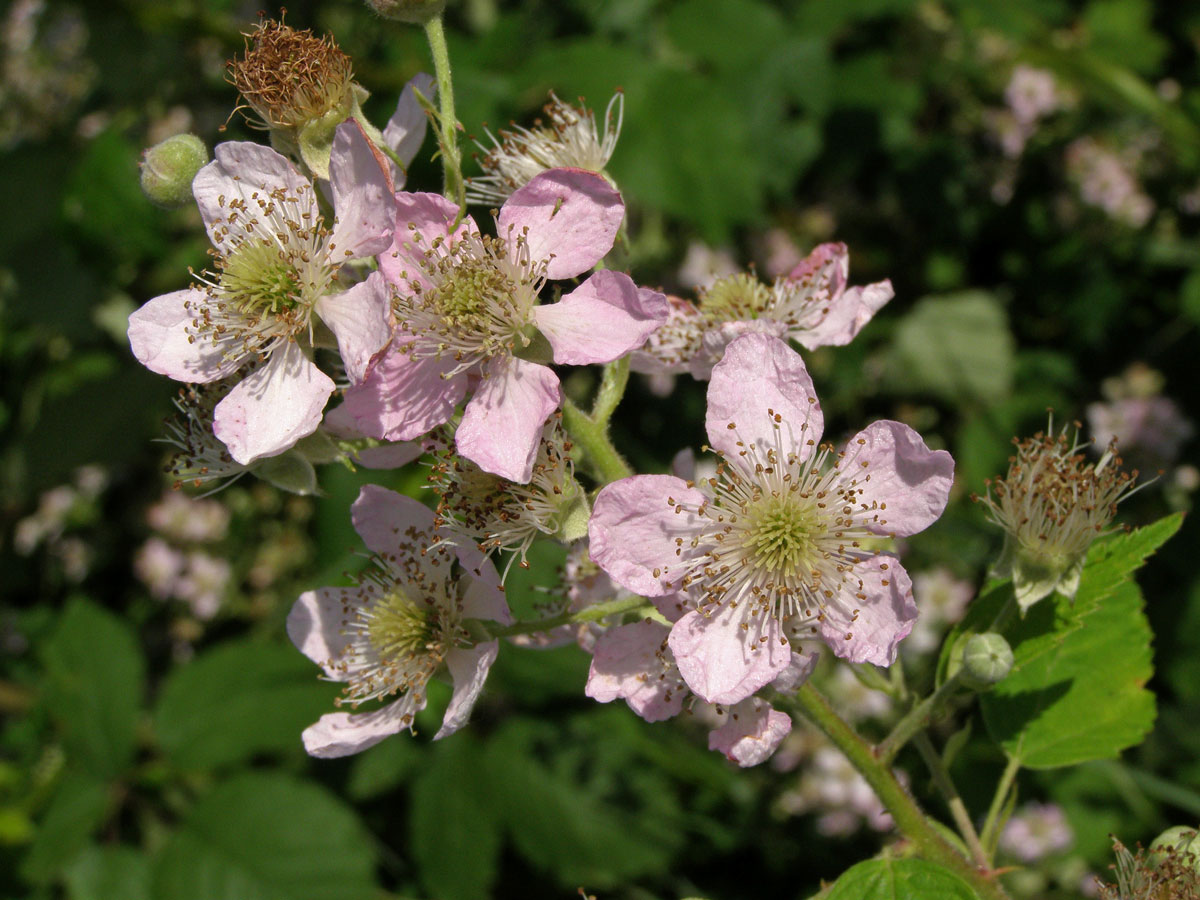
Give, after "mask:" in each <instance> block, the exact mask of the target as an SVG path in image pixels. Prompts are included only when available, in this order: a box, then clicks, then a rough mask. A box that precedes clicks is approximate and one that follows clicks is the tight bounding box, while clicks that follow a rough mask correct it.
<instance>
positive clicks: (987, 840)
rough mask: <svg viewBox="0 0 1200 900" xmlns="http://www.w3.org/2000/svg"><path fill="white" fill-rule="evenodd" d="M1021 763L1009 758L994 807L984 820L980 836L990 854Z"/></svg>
mask: <svg viewBox="0 0 1200 900" xmlns="http://www.w3.org/2000/svg"><path fill="white" fill-rule="evenodd" d="M1020 768H1021V761H1020V760H1019V759H1017V758H1016V757H1015V756H1010V757H1009V758H1008V765H1007V766H1005V767H1004V774H1003V775H1001V776H1000V783H999V784H997V785H996V793H995V795H994V796H993V797H992V805H991V806H990V807H988V814H987V818H986V819H984V820H983V830H982V831H981V832H980V834H979V839H980V840H981V841H983V846H984V847H986V848H987V849H988V851H989V852H995V849H996V839H997V837H998V836H999V835H998V833H997V832H998V831H999V825H1000V812H1001V810H1003V809H1004V803H1005V801H1006V800H1007V799H1008V792H1009V790H1010V789H1011V788H1012V785H1013V780H1014V779H1016V777H1017V772H1018V771H1020Z"/></svg>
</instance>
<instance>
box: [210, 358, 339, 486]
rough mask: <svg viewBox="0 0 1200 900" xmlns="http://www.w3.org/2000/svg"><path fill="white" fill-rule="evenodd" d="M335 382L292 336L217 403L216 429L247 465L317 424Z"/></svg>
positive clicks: (284, 447)
mask: <svg viewBox="0 0 1200 900" xmlns="http://www.w3.org/2000/svg"><path fill="white" fill-rule="evenodd" d="M333 388H334V384H333V381H332V380H331V379H330V378H329V376H328V375H326V374H325V373H324V372H322V371H321V370H320V369H318V368H317V367H316V366H314V365H313V364H312V362H311V361H309V359H308V357H306V356H305V355H304V351H303V350H301V349H300V347H299V346H298V345H296V344H295V343H291V342H289V343H287V344H285V345H284V346H283V347H282V348H279V349H277V350H275V352H274V353H272V354H271V358H270V359H269V360H268V361H267V364H266V365H264V366H263V367H262V368H261V369H258V370H257V371H255V372H252V373H251V374H250V375H248V376H246V377H245V378H243V379H242V380H241V382H240V383H239V384H238V385H237V386H236V387H235V388H234V389H233V390H231V391H230V392H229V393H228V394H226V395H225V398H224V399H223V400H221V402H220V403H218V404H217V407H216V409H215V410H214V411H213V434H215V435H216V436H217V438H218V439H219V440H221V441H222V442H224V444H225V446H226V447H228V448H229V455H230V456H232V457H233V458H234V459H235V460H237V461H238V462H240V463H241V464H242V465H244V466H247V465H249V464H250V463H252V462H254V461H255V460H256V459H261V458H262V457H264V456H275V455H276V454H278V453H282V452H283V451H284V450H287V449H288V448H289V447H291V446H292V445H293V444H295V443H296V441H298V440H300V438H302V437H307V436H308V435H310V434H312V433H313V432H314V431H316V430H317V426H318V425H320V424H321V411H322V410H323V409H324V408H325V401H326V400H328V399H329V395H330V394H332V393H333Z"/></svg>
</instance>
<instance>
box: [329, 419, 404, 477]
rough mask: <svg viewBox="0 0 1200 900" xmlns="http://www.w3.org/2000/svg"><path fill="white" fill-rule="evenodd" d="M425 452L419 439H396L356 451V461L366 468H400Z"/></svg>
mask: <svg viewBox="0 0 1200 900" xmlns="http://www.w3.org/2000/svg"><path fill="white" fill-rule="evenodd" d="M340 408H341V407H339V409H340ZM326 418H328V416H326ZM424 452H425V448H424V447H422V446H421V443H420V442H419V441H394V442H392V443H388V444H380V445H379V446H378V447H365V448H364V449H362V450H358V451H355V453H354V461H355V462H356V463H358V464H359V465H360V466H362V467H363V468H364V469H399V468H401V467H402V466H407V465H408V464H409V463H410V462H412V461H413V460H414V459H417V458H418V457H419V456H420V455H421V454H422V453H424Z"/></svg>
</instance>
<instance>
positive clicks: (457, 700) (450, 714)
mask: <svg viewBox="0 0 1200 900" xmlns="http://www.w3.org/2000/svg"><path fill="white" fill-rule="evenodd" d="M499 652H500V642H499V641H488V642H487V643H485V644H478V645H476V646H474V647H471V648H470V649H469V650H463V649H455V650H451V651H450V652H449V653H447V654H446V667H447V668H448V669H449V670H450V677H451V678H452V679H453V680H454V694H453V695H452V696H451V697H450V705H449V706H447V707H446V715H445V717H444V718H443V719H442V727H441V728H439V729H438V733H437V734H435V735H434V736H433V739H434V740H435V741H440V740H441V739H442V738H444V737H449V736H450V735H452V734H454V732H456V731H458V729H460V728H462V727H463V726H464V725H466V724H467V719H469V718H470V717H471V710H472V708H474V706H475V701H476V700H478V699H479V695H480V693H482V691H483V683H484V682H485V681H487V674H488V670H489V669H490V668H491V667H492V663H494V662H495V661H496V654H497V653H499Z"/></svg>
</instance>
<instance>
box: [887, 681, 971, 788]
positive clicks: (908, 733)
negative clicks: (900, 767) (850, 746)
mask: <svg viewBox="0 0 1200 900" xmlns="http://www.w3.org/2000/svg"><path fill="white" fill-rule="evenodd" d="M960 672H961V670H959V672H956V673H955V674H954V675H953V676H952V677H950V678H947V679H946V680H945V681H944V682H943V683H942V686H941V687H940V688H938V689H937V690H936V691H934V692H933V693H932V694H930V695H929V696H928V697H926V698H925V699H924V700H922V701H921V702H920V703H918V704H916V705H915V706H914V707H913V708H912V709H910V710H909V711H908V712H907V713H905V714H904V717H903V718H902V719H901V720H900V721H899V722H897V723H896V725H895V727H894V728H893V729H892V731H891V734H889V735H888V736H887V737H885V738H884V739H883V740H882V741H880V743H879V745H878V746H877V747H876V748H875V756H876V758H878V759H879V761H880V762H881V763H883V764H884V765H887V764H889V763H891V761H892V760H893V759H895V758H896V754H897V753H899V752H900V750H901V748H902V747H904V745H905V744H907V743H908V742H909V740H911V739H912V737H913V736H914V735H915V734H917V732H919V731H921V730H922V729H924V728H926V727H927V726H928V725H929V724H930V723H931V722H932V721H933V720H934V718H935V717H936V716H937V714H938V712H939V711H940V710H941V707H942V704H943V703H945V702H946V700H947V699H949V698H950V696H951V695H952V694H954V693H955V692H956V691H957V690H958V689H959V687H960V682H959V674H960Z"/></svg>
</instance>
